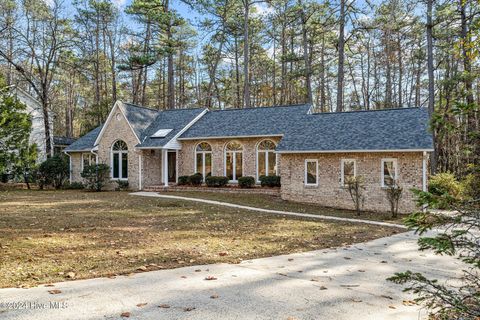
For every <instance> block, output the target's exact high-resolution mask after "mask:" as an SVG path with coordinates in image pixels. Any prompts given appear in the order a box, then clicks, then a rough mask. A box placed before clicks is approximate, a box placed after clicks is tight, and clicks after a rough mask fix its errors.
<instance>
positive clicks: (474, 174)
mask: <svg viewBox="0 0 480 320" xmlns="http://www.w3.org/2000/svg"><path fill="white" fill-rule="evenodd" d="M469 172H470V173H469V174H468V175H467V176H466V177H465V178H464V179H463V180H462V182H461V183H460V184H461V186H462V195H463V197H465V198H467V199H480V166H473V165H470V166H469Z"/></svg>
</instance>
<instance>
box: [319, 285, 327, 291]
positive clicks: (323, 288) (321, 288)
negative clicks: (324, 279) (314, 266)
mask: <svg viewBox="0 0 480 320" xmlns="http://www.w3.org/2000/svg"><path fill="white" fill-rule="evenodd" d="M327 289H328V288H327V287H324V286H321V287H320V290H327Z"/></svg>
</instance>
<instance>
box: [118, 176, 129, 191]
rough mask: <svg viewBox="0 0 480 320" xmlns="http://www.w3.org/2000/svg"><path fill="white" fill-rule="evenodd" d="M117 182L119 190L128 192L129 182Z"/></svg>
mask: <svg viewBox="0 0 480 320" xmlns="http://www.w3.org/2000/svg"><path fill="white" fill-rule="evenodd" d="M116 182H117V190H120V191H124V190H128V180H120V179H118V180H117V181H116Z"/></svg>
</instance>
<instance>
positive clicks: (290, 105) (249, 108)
mask: <svg viewBox="0 0 480 320" xmlns="http://www.w3.org/2000/svg"><path fill="white" fill-rule="evenodd" d="M301 106H309V107H310V106H311V105H310V104H308V103H298V104H289V105H275V106H265V107H248V108H228V109H209V111H211V112H217V111H240V110H251V109H273V108H295V107H301Z"/></svg>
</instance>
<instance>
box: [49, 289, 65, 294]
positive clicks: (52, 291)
mask: <svg viewBox="0 0 480 320" xmlns="http://www.w3.org/2000/svg"><path fill="white" fill-rule="evenodd" d="M48 293H50V294H59V293H62V291H61V290H58V289H53V290H48Z"/></svg>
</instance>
